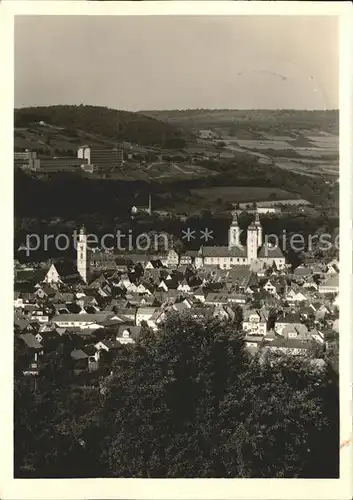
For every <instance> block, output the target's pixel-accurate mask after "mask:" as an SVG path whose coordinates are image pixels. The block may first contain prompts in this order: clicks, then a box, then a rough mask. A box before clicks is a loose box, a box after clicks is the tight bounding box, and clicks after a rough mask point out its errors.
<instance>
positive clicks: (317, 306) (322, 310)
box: [309, 302, 330, 319]
mask: <svg viewBox="0 0 353 500" xmlns="http://www.w3.org/2000/svg"><path fill="white" fill-rule="evenodd" d="M309 307H310V308H311V309H312V311H313V313H314V315H315V318H316V319H323V318H324V317H325V316H326V315H327V314H329V312H330V311H329V309H328V308H327V307H326V306H325V304H322V303H321V302H313V303H311V304H309Z"/></svg>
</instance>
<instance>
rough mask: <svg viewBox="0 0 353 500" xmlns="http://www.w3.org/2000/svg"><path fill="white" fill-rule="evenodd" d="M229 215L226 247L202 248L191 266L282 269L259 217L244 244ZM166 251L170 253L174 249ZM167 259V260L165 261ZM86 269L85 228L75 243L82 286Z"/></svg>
mask: <svg viewBox="0 0 353 500" xmlns="http://www.w3.org/2000/svg"><path fill="white" fill-rule="evenodd" d="M232 215H233V218H232V222H231V224H230V226H229V229H228V245H227V246H202V247H201V248H200V249H199V251H198V255H197V256H196V257H195V260H194V264H195V267H196V268H201V267H207V266H218V267H220V268H221V269H231V268H232V267H233V266H250V268H251V270H253V271H254V272H258V271H260V270H262V269H264V268H266V267H270V266H274V267H275V268H276V269H278V270H281V269H284V268H285V266H286V260H285V257H284V255H283V253H282V250H281V248H280V247H278V246H276V245H270V244H269V243H268V242H266V241H264V236H263V229H262V225H261V222H260V219H259V214H258V213H256V214H255V218H254V220H253V222H252V223H251V224H250V225H249V226H248V228H247V238H246V244H245V245H243V244H242V243H241V239H240V235H241V233H242V230H241V229H240V226H239V221H238V216H237V213H236V212H233V214H232ZM170 252H171V253H173V252H174V250H170ZM174 254H175V252H174ZM168 260H169V259H168V258H167V259H166V262H168ZM89 267H90V258H89V251H88V245H87V235H86V232H85V229H84V228H81V230H80V232H79V236H78V242H77V271H78V273H79V274H80V276H81V278H82V279H83V281H84V282H85V283H87V278H88V273H89Z"/></svg>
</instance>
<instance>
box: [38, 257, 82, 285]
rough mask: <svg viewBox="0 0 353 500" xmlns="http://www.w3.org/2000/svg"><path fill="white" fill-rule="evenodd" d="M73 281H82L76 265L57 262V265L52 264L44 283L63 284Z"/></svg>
mask: <svg viewBox="0 0 353 500" xmlns="http://www.w3.org/2000/svg"><path fill="white" fill-rule="evenodd" d="M72 279H76V280H77V281H78V282H79V281H80V277H79V274H78V272H77V269H76V266H75V264H74V263H73V262H67V261H63V260H62V261H58V262H56V263H55V264H54V263H52V264H51V266H50V267H49V270H48V272H47V274H46V275H45V277H44V282H45V283H50V284H62V283H64V282H67V281H71V280H72Z"/></svg>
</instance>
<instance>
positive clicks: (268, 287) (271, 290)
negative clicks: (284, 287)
mask: <svg viewBox="0 0 353 500" xmlns="http://www.w3.org/2000/svg"><path fill="white" fill-rule="evenodd" d="M262 288H263V290H265V291H266V292H268V293H270V294H272V295H275V294H276V293H277V287H276V285H275V284H274V283H272V281H271V280H268V281H266V283H265V284H264V285H263V287H262Z"/></svg>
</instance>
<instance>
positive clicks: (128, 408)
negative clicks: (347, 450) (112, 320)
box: [15, 314, 338, 478]
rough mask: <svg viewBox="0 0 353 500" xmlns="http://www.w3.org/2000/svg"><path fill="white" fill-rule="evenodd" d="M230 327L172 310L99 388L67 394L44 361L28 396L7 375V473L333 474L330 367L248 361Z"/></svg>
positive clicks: (23, 384) (63, 370) (62, 378)
mask: <svg viewBox="0 0 353 500" xmlns="http://www.w3.org/2000/svg"><path fill="white" fill-rule="evenodd" d="M236 330H237V329H236V326H235V325H234V324H231V323H228V324H224V323H221V322H219V321H218V320H214V319H211V320H207V321H206V320H201V319H197V320H196V319H193V318H191V317H190V316H188V315H187V314H186V315H172V316H170V317H169V319H168V320H167V322H166V324H165V326H164V327H162V328H161V330H160V331H159V332H157V333H153V332H151V331H149V330H148V329H144V333H143V334H142V336H141V337H140V340H139V342H138V344H137V345H136V346H132V347H126V349H123V350H122V352H121V354H119V356H118V357H117V358H116V360H115V362H114V365H113V375H112V376H110V377H108V378H107V379H105V382H104V384H103V387H104V388H105V390H104V391H99V390H98V389H94V388H92V389H87V390H86V391H82V390H78V388H76V385H75V379H74V378H73V376H72V375H71V372H70V367H69V366H67V365H66V366H65V356H62V357H60V356H59V357H58V356H57V355H55V354H52V355H51V359H49V360H47V361H46V364H45V365H44V368H43V369H42V371H41V375H40V377H39V380H38V384H37V387H36V390H34V388H33V382H32V384H31V382H28V381H27V380H24V379H23V378H22V379H21V377H20V376H19V375H17V376H16V384H15V388H16V390H15V475H16V477H65V476H66V477H73V476H75V475H76V476H81V477H89V476H107V477H155V478H156V477H168V478H178V477H185V478H188V477H189V478H191V477H312V478H313V477H317V478H319V477H337V475H338V381H337V379H336V377H335V375H334V373H332V372H331V370H330V367H329V366H328V367H327V368H326V369H324V370H323V371H318V370H317V369H315V368H313V367H312V365H311V364H310V363H309V360H307V359H306V360H302V361H300V360H295V359H293V358H291V357H285V358H283V357H268V358H263V359H262V358H258V357H252V356H250V355H249V354H248V353H247V351H246V349H245V348H244V340H243V338H242V335H240V334H239V333H237V331H236ZM16 352H17V350H15V366H18V364H19V363H20V362H21V359H20V356H19V354H18V352H17V354H16ZM119 352H120V351H119ZM49 364H50V365H51V369H48V365H49ZM45 366H46V368H45ZM43 370H44V371H43Z"/></svg>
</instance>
